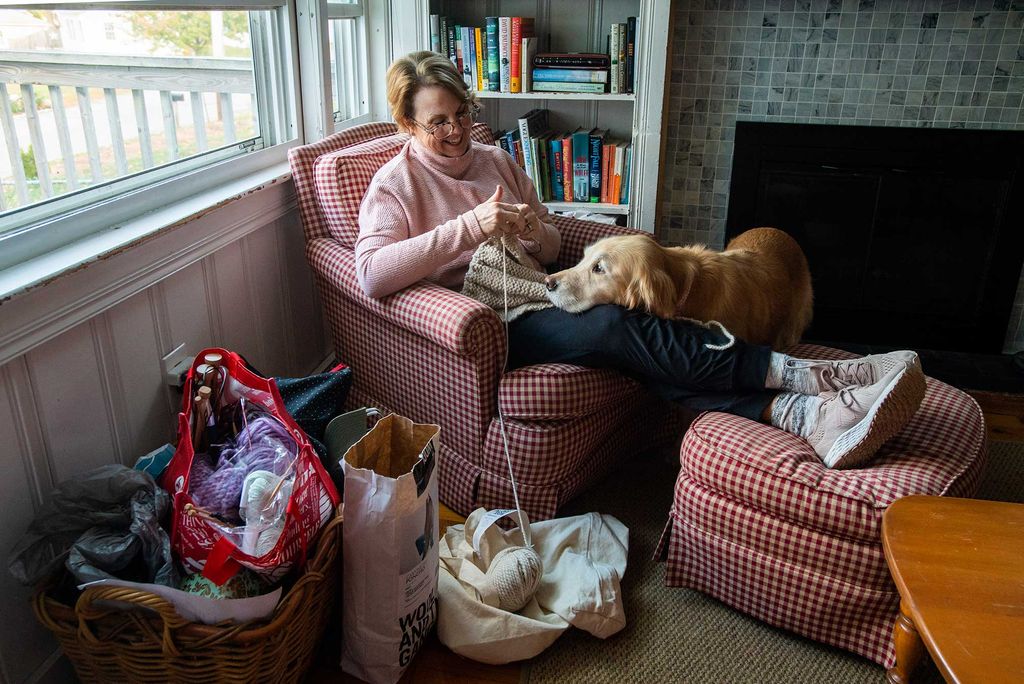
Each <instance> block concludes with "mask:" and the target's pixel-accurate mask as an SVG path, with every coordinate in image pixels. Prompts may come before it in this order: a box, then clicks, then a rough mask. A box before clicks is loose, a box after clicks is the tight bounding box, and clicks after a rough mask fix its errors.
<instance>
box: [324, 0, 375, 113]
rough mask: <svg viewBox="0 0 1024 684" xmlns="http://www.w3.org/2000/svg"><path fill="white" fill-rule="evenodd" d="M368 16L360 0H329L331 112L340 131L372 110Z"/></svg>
mask: <svg viewBox="0 0 1024 684" xmlns="http://www.w3.org/2000/svg"><path fill="white" fill-rule="evenodd" d="M365 13H366V8H365V7H364V3H363V2H362V1H361V0H329V2H328V4H327V17H328V23H327V26H328V30H327V35H328V53H329V54H330V60H331V104H332V107H331V111H332V115H333V116H332V118H333V120H334V123H335V124H338V125H339V126H338V127H339V128H341V127H344V126H345V125H346V124H349V125H351V124H352V123H354V122H356V121H357V120H358V121H360V122H361V121H362V120H363V119H364V118H365V116H366V114H368V113H369V111H370V107H369V94H368V92H367V83H366V81H367V71H368V64H367V60H366V17H365Z"/></svg>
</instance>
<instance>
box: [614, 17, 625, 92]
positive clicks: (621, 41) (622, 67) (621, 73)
mask: <svg viewBox="0 0 1024 684" xmlns="http://www.w3.org/2000/svg"><path fill="white" fill-rule="evenodd" d="M616 28H617V30H618V32H619V92H620V93H624V92H626V25H625V24H617V25H616Z"/></svg>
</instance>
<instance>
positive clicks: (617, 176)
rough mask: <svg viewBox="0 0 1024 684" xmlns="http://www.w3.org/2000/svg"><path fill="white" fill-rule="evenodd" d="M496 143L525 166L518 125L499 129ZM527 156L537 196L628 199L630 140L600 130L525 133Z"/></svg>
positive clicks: (546, 199)
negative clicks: (618, 139) (533, 164)
mask: <svg viewBox="0 0 1024 684" xmlns="http://www.w3.org/2000/svg"><path fill="white" fill-rule="evenodd" d="M494 144H495V145H498V146H499V147H501V149H503V150H505V151H506V152H508V153H509V155H511V156H512V158H513V159H515V161H516V163H517V164H519V166H521V167H523V168H524V169H527V164H528V162H527V161H526V157H527V153H526V152H524V150H523V144H524V143H523V139H522V137H521V136H520V134H519V131H516V130H510V131H500V132H499V133H497V134H496V136H495V141H494ZM525 144H528V145H530V146H531V149H530V153H531V154H529V156H531V157H532V158H533V159H536V160H537V166H536V167H535V168H533V173H530V172H529V170H528V172H527V173H528V175H530V176H531V177H532V176H534V175H538V174H539V176H540V180H539V182H538V180H537V179H536V178H534V179H533V181H534V187H535V188H536V189H537V196H538V197H539V198H540V200H541V201H542V202H603V203H605V204H629V177H630V172H631V171H632V167H633V145H632V144H631V143H627V142H616V141H614V140H611V139H607V138H606V137H605V135H604V133H603V132H601V131H597V130H595V131H590V132H586V131H577V132H574V133H553V132H549V133H545V134H542V135H540V136H537V137H535V138H527V139H526V143H525Z"/></svg>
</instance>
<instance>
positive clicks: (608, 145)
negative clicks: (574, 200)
mask: <svg viewBox="0 0 1024 684" xmlns="http://www.w3.org/2000/svg"><path fill="white" fill-rule="evenodd" d="M614 147H615V143H614V142H612V141H611V140H610V139H609V138H605V139H604V141H603V142H602V143H601V202H604V203H610V202H611V200H610V199H609V198H610V197H611V193H612V186H613V185H614V182H615V181H614V179H613V178H612V174H611V171H609V169H608V165H609V163H610V162H611V161H612V160H613V159H614V158H615V153H614V152H612V148H614Z"/></svg>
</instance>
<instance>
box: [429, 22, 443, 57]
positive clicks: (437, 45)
mask: <svg viewBox="0 0 1024 684" xmlns="http://www.w3.org/2000/svg"><path fill="white" fill-rule="evenodd" d="M430 49H431V50H433V51H434V52H437V53H440V52H441V15H439V14H431V15H430Z"/></svg>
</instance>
